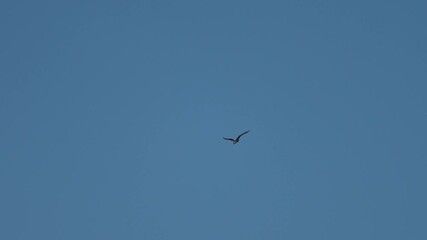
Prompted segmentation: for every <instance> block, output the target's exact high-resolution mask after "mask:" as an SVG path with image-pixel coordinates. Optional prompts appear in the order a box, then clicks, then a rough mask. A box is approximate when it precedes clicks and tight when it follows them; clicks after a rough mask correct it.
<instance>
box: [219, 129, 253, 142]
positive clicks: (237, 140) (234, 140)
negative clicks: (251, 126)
mask: <svg viewBox="0 0 427 240" xmlns="http://www.w3.org/2000/svg"><path fill="white" fill-rule="evenodd" d="M248 132H249V130H248V131H246V132H244V133H242V134H240V135H239V136H237V138H236V139H233V138H225V137H223V138H224V140H228V141H232V142H233V144H236V143H238V142H239V141H240V137H241V136H243V135H245V134H246V133H248Z"/></svg>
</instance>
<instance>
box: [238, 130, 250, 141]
mask: <svg viewBox="0 0 427 240" xmlns="http://www.w3.org/2000/svg"><path fill="white" fill-rule="evenodd" d="M248 132H249V130H248V131H246V132H244V133H242V134H240V135H239V136H238V137H237V138H236V141H239V140H240V137H241V136H243V135H245V134H246V133H248Z"/></svg>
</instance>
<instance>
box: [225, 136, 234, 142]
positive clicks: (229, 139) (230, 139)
mask: <svg viewBox="0 0 427 240" xmlns="http://www.w3.org/2000/svg"><path fill="white" fill-rule="evenodd" d="M223 138H224V139H225V140H228V141H232V142H234V139H232V138H225V137H223Z"/></svg>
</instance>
